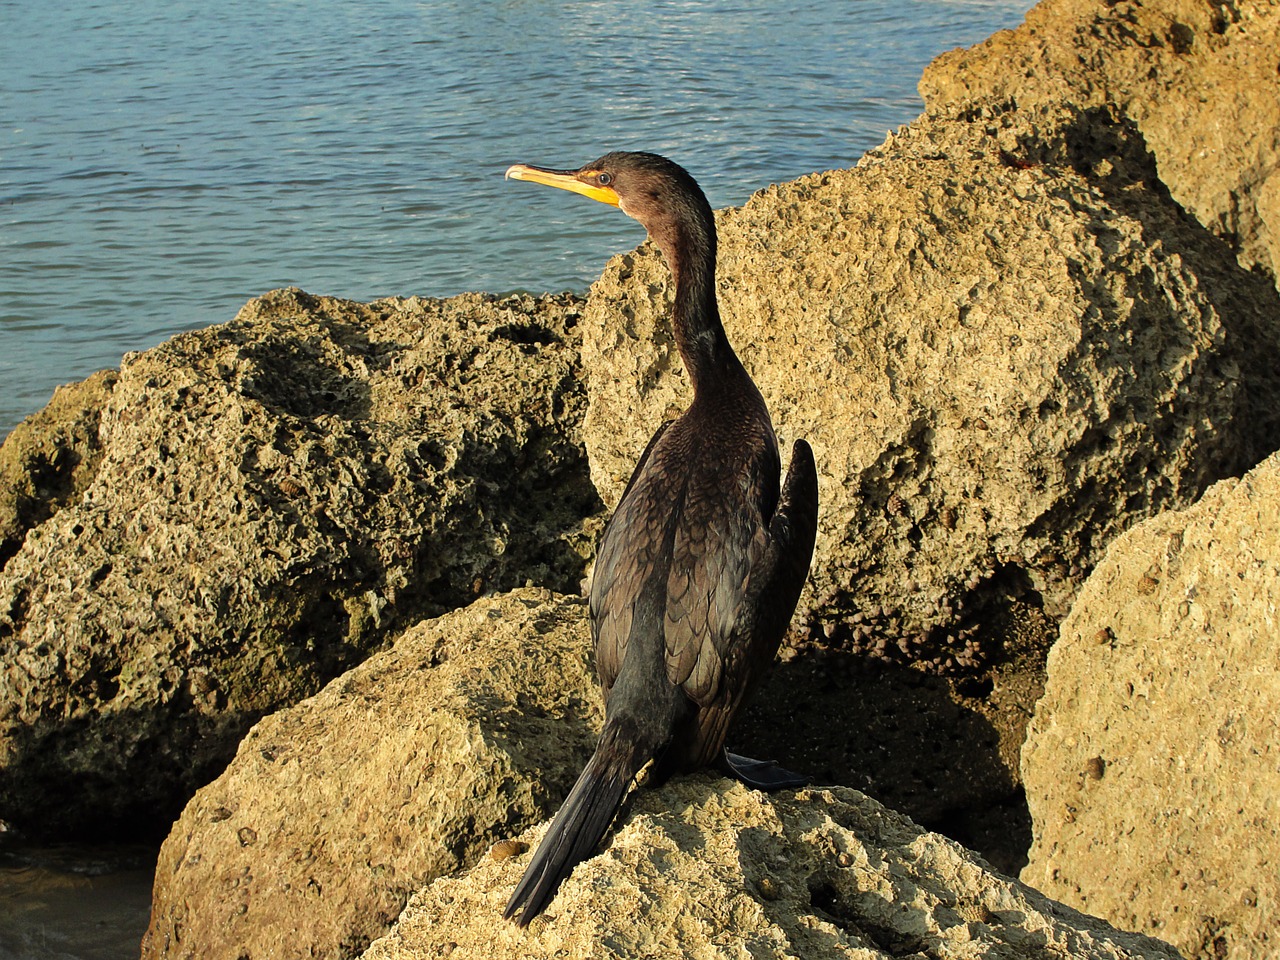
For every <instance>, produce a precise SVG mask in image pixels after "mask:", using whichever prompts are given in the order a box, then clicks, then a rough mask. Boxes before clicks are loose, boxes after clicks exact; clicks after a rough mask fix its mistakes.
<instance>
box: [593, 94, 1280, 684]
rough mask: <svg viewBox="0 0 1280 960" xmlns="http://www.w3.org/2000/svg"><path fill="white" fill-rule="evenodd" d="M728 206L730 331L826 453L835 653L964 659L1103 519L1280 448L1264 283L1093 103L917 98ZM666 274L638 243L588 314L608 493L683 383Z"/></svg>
mask: <svg viewBox="0 0 1280 960" xmlns="http://www.w3.org/2000/svg"><path fill="white" fill-rule="evenodd" d="M1013 143H1016V144H1017V150H1018V154H1017V156H1016V157H1012V156H1008V155H1003V154H1002V153H1001V147H1002V145H1004V144H1013ZM718 226H719V232H720V238H721V243H720V249H721V258H720V272H719V278H718V284H719V295H720V301H721V305H722V311H723V313H724V314H725V324H726V327H727V330H728V333H729V337H730V339H731V340H732V342H733V343H734V345H735V347H736V348H737V350H738V352H739V354H740V355H741V356H742V358H743V362H744V363H745V364H746V366H747V367H748V369H749V370H750V371H751V373H752V375H753V376H754V377H755V379H756V381H757V382H758V383H759V385H760V387H761V390H762V392H763V393H764V395H765V398H766V400H767V401H768V403H769V405H770V408H771V410H772V413H773V418H774V422H775V425H776V426H777V428H778V431H779V434H780V435H781V437H782V438H783V441H784V443H786V442H789V441H790V440H791V439H793V438H795V437H805V438H807V439H808V440H809V442H810V443H811V444H812V445H813V447H814V450H815V453H816V456H817V460H818V466H819V473H820V491H821V500H822V508H821V518H820V527H819V534H818V545H817V549H816V552H815V564H814V573H813V576H812V579H811V589H810V590H809V591H808V592H807V594H806V596H805V597H804V598H802V600H801V607H802V612H801V618H802V619H803V618H804V617H805V616H808V617H809V618H810V619H811V620H813V621H819V622H824V625H825V627H826V631H827V633H828V635H829V636H831V637H832V638H833V640H834V641H836V642H843V643H844V644H845V645H846V646H852V647H853V648H854V649H862V650H864V651H867V652H872V653H875V654H876V655H878V656H882V657H888V658H897V659H899V660H906V661H911V662H915V663H918V664H919V663H925V664H928V663H929V662H930V661H932V663H933V664H934V666H935V667H937V668H939V669H952V668H960V669H971V668H972V667H973V666H974V665H975V664H981V662H982V661H983V660H984V658H985V657H986V656H988V655H989V654H992V653H993V652H992V651H986V650H984V649H983V647H982V639H983V638H982V636H981V635H980V633H979V630H980V627H981V626H982V624H983V623H984V622H986V621H989V620H990V619H991V616H990V613H989V611H988V609H987V607H988V605H989V604H990V603H999V602H1003V601H1004V600H1005V599H1006V598H1008V597H1010V596H1014V597H1022V598H1029V599H1030V600H1031V601H1032V602H1034V603H1036V604H1042V605H1043V606H1044V608H1045V610H1046V611H1048V612H1049V613H1050V615H1051V616H1062V615H1064V614H1065V612H1066V610H1067V607H1068V605H1069V603H1070V600H1071V598H1072V597H1073V595H1074V592H1075V590H1076V589H1077V588H1078V585H1079V583H1080V580H1081V578H1082V576H1083V573H1084V571H1086V570H1087V569H1088V568H1089V567H1090V566H1091V565H1092V564H1093V563H1094V562H1096V560H1097V558H1098V557H1099V556H1100V555H1101V550H1102V548H1103V547H1104V546H1105V544H1106V543H1107V542H1108V541H1109V540H1110V539H1111V538H1112V537H1114V536H1115V535H1116V534H1118V533H1119V532H1120V531H1121V530H1123V529H1125V528H1126V527H1127V526H1128V525H1130V524H1131V523H1133V522H1135V521H1136V520H1139V519H1142V518H1144V517H1146V516H1149V515H1151V514H1153V513H1156V512H1159V511H1160V510H1162V509H1166V508H1168V507H1171V506H1178V505H1184V504H1186V503H1189V502H1191V501H1192V500H1194V499H1195V497H1197V496H1198V495H1199V494H1200V493H1201V492H1202V491H1203V490H1204V489H1205V487H1206V486H1207V485H1208V484H1209V483H1210V482H1212V481H1213V480H1215V479H1218V478H1219V477H1221V476H1223V475H1228V474H1231V473H1232V472H1240V471H1243V470H1244V469H1247V468H1248V467H1249V466H1251V465H1252V464H1253V463H1256V462H1257V460H1259V459H1260V458H1261V457H1263V456H1264V455H1266V454H1267V453H1269V452H1270V451H1271V450H1273V449H1275V448H1276V446H1280V429H1278V423H1277V410H1280V393H1278V392H1277V388H1278V386H1280V379H1278V376H1277V370H1276V367H1275V365H1274V364H1273V363H1271V362H1270V360H1269V359H1268V360H1266V361H1265V362H1264V361H1263V360H1262V357H1263V356H1267V357H1271V356H1274V355H1275V353H1276V351H1277V348H1280V329H1278V328H1277V324H1276V323H1275V317H1276V316H1277V314H1280V300H1278V298H1277V296H1276V292H1275V290H1274V289H1273V288H1272V287H1271V286H1270V284H1268V283H1267V282H1266V281H1265V280H1264V279H1263V278H1261V277H1258V276H1253V275H1250V274H1249V273H1247V272H1245V271H1243V270H1241V269H1240V267H1239V265H1238V264H1237V263H1236V262H1235V260H1234V258H1233V257H1232V256H1231V255H1230V252H1229V251H1227V250H1226V248H1225V247H1224V246H1223V245H1222V244H1221V243H1220V242H1218V241H1217V240H1216V239H1215V238H1213V237H1211V236H1209V235H1208V234H1207V233H1206V232H1205V231H1204V230H1203V229H1202V228H1201V227H1200V226H1199V225H1197V224H1196V223H1194V221H1192V220H1191V219H1190V218H1188V217H1186V215H1185V214H1184V213H1183V212H1182V211H1181V209H1179V208H1178V206H1177V205H1176V204H1174V203H1173V202H1172V201H1170V200H1169V199H1168V196H1167V194H1166V193H1165V192H1164V190H1163V188H1162V187H1161V186H1160V184H1159V182H1158V180H1157V179H1156V177H1155V171H1154V168H1153V166H1152V163H1151V159H1150V157H1149V155H1148V154H1147V153H1146V152H1145V150H1144V148H1143V146H1142V143H1141V139H1140V138H1139V137H1137V135H1136V134H1135V133H1134V131H1133V129H1132V127H1131V126H1127V125H1126V124H1124V123H1121V122H1116V121H1114V120H1112V119H1111V118H1110V117H1109V116H1108V115H1107V114H1106V113H1105V111H1090V112H1080V111H1075V110H1073V109H1071V108H1067V107H1052V108H1050V107H1043V108H1037V109H1035V110H1023V109H1016V108H1013V107H1011V106H1008V105H1006V106H1005V107H1003V108H1001V107H998V106H988V107H985V108H983V109H981V110H977V109H975V110H974V111H972V112H971V113H968V114H965V115H964V116H962V117H960V118H958V119H943V118H939V117H934V118H924V119H921V120H919V121H917V122H916V123H914V124H912V125H910V126H909V127H905V128H903V129H902V130H901V131H900V132H899V133H898V134H897V135H893V136H891V137H890V139H889V140H887V141H886V142H885V144H884V145H883V146H882V147H880V148H878V149H876V150H873V151H871V152H870V153H868V154H867V155H866V156H865V157H864V158H863V159H862V161H861V162H860V163H859V165H858V166H857V168H855V169H853V170H844V171H832V172H829V173H824V174H815V175H812V176H808V177H803V178H801V179H799V180H797V181H794V182H792V183H788V184H783V185H780V186H776V187H770V188H769V189H768V190H765V191H762V192H761V193H758V194H756V195H755V196H754V197H753V198H752V199H751V200H750V201H749V202H748V203H747V204H746V205H745V206H744V207H742V208H740V209H734V210H726V211H722V212H721V214H720V216H719V219H718ZM666 283H667V272H666V267H665V265H664V264H663V263H662V262H661V261H660V258H659V256H658V254H657V253H656V251H655V250H654V249H653V248H652V247H651V246H649V245H646V246H644V247H642V248H641V249H639V250H638V251H636V252H634V253H630V254H626V255H623V256H620V257H615V258H614V259H613V260H612V261H610V263H609V265H608V266H607V267H606V269H605V271H604V274H603V276H602V277H601V278H600V280H599V281H598V282H597V283H596V284H595V286H594V287H593V288H592V292H591V296H590V298H589V301H588V305H587V309H586V312H585V314H584V322H583V329H584V346H583V355H584V369H585V370H586V372H587V384H588V390H589V397H590V405H589V407H588V411H587V416H586V421H585V426H584V430H585V437H586V443H587V449H588V452H589V454H590V456H591V470H592V477H593V479H594V480H595V482H596V486H597V488H598V489H599V490H600V491H601V494H602V496H603V497H604V499H605V501H606V502H607V503H613V502H615V501H616V499H617V497H618V496H619V494H620V492H621V489H622V486H623V484H624V483H625V481H626V479H627V477H628V475H629V472H630V470H631V468H632V465H633V464H634V463H635V461H636V459H637V458H638V456H639V454H640V452H641V450H642V449H643V446H644V444H645V442H646V441H647V439H648V437H649V434H650V432H651V431H652V429H653V427H654V426H655V425H656V424H658V423H659V422H661V421H662V420H664V419H666V418H669V417H671V416H674V415H676V414H677V413H678V412H679V411H680V410H682V409H683V407H684V406H685V405H686V404H687V402H688V397H689V394H688V390H687V387H686V382H685V378H684V373H683V370H682V369H681V366H680V361H679V358H678V355H677V354H676V352H675V350H674V347H673V344H672V341H671V337H670V334H669V328H668V321H667V305H666V297H667V292H666Z"/></svg>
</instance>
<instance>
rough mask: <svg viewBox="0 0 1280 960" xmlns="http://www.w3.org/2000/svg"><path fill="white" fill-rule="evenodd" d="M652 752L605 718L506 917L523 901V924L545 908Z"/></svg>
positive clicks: (587, 851) (601, 832)
mask: <svg viewBox="0 0 1280 960" xmlns="http://www.w3.org/2000/svg"><path fill="white" fill-rule="evenodd" d="M651 756H652V751H651V750H647V749H645V748H644V747H642V746H640V745H639V744H638V743H637V738H636V737H634V736H628V735H626V734H625V733H623V732H622V731H621V730H620V729H619V727H618V725H616V724H609V723H606V725H605V729H604V731H603V732H602V733H601V735H600V742H599V744H598V745H597V746H596V752H595V753H594V754H592V755H591V759H590V760H588V761H587V765H586V767H585V768H584V769H583V771H582V773H581V774H579V776H578V781H577V783H575V784H574V785H573V789H572V790H570V791H569V796H568V797H566V798H565V801H564V805H563V806H561V808H560V812H559V813H557V814H556V817H555V819H554V820H553V821H552V822H551V826H550V827H549V828H548V829H547V833H546V836H544V837H543V838H542V843H540V844H539V845H538V849H537V852H536V853H534V855H533V859H532V860H530V861H529V866H528V867H527V868H526V869H525V871H524V876H523V877H521V878H520V883H519V884H518V885H517V886H516V889H515V892H514V893H513V894H511V899H510V900H509V901H508V902H507V909H506V910H505V911H504V912H503V914H502V915H503V917H505V918H507V919H510V918H511V917H513V916H514V915H515V914H516V912H517V911H519V910H520V907H521V905H523V906H524V911H523V912H522V913H521V914H520V917H519V919H518V920H517V921H516V923H518V924H519V925H520V926H522V927H523V926H527V925H528V923H529V921H530V920H532V919H533V918H534V917H536V916H537V915H538V914H540V913H541V912H542V911H543V910H544V909H545V908H546V906H547V904H548V903H550V902H551V898H552V897H554V896H555V894H556V890H557V889H558V888H559V886H560V882H561V881H562V880H564V878H565V877H567V876H568V875H569V873H570V871H572V870H573V868H574V867H575V866H576V865H577V864H578V863H580V862H581V861H583V860H585V859H586V858H587V857H588V856H590V855H591V853H592V851H594V850H595V848H596V845H597V844H598V843H599V842H600V839H601V838H602V837H603V836H604V835H605V831H607V830H608V829H609V824H610V823H611V822H612V821H613V815H614V814H615V813H617V811H618V807H620V806H622V800H623V798H624V797H625V796H626V794H627V788H628V787H630V786H631V781H632V780H634V779H635V776H636V774H637V773H639V772H640V768H641V767H643V766H644V765H645V763H646V762H647V761H648V760H649V758H650V757H651Z"/></svg>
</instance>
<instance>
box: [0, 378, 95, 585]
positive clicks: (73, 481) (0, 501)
mask: <svg viewBox="0 0 1280 960" xmlns="http://www.w3.org/2000/svg"><path fill="white" fill-rule="evenodd" d="M115 381H116V374H115V371H114V370H103V371H101V372H99V373H95V374H94V375H93V376H91V377H89V378H87V379H85V380H82V381H80V382H79V383H71V384H67V385H65V386H61V387H58V389H57V390H55V391H54V394H53V399H51V400H50V401H49V403H48V405H47V406H45V408H44V409H43V410H40V411H39V412H38V413H35V414H33V415H32V416H30V417H27V419H25V420H23V421H22V422H21V423H20V424H18V425H17V426H16V427H14V428H13V431H12V432H11V433H10V434H9V435H8V436H7V437H5V438H4V443H3V444H0V569H3V567H4V564H5V563H6V561H8V559H9V558H10V557H12V556H13V555H14V554H15V553H17V552H18V548H19V547H21V546H22V540H23V538H24V537H25V536H26V535H27V531H28V530H30V529H31V528H32V527H34V526H38V525H39V524H41V523H43V522H44V521H45V520H47V519H48V518H49V517H51V516H52V515H53V514H55V513H56V512H57V511H58V510H60V509H62V508H63V507H64V506H66V505H67V504H68V503H74V502H75V501H76V500H77V499H79V497H80V494H81V493H83V492H84V488H85V487H86V486H88V484H89V481H90V480H92V479H93V476H94V474H95V473H96V472H97V469H98V461H99V459H100V458H101V456H102V447H101V445H100V444H99V443H98V414H99V411H100V410H101V408H102V406H103V405H104V404H105V402H106V398H107V396H108V395H109V394H110V393H111V388H112V387H114V386H115Z"/></svg>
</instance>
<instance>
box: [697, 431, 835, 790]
mask: <svg viewBox="0 0 1280 960" xmlns="http://www.w3.org/2000/svg"><path fill="white" fill-rule="evenodd" d="M817 528H818V476H817V469H816V468H815V466H814V462H813V451H812V450H811V449H810V448H809V445H808V444H807V443H805V442H804V441H803V440H799V441H797V442H796V443H795V445H794V446H793V447H792V451H791V465H790V466H789V467H788V469H787V478H786V481H785V483H784V484H783V487H782V491H781V496H780V497H779V499H778V506H777V509H776V510H775V511H774V513H773V516H772V517H771V518H770V520H769V533H768V537H767V545H766V547H765V549H763V550H762V551H760V553H759V554H758V555H757V557H756V561H755V562H754V563H753V564H752V566H751V569H750V570H749V571H748V573H747V579H746V582H745V583H744V585H743V588H742V594H741V601H740V603H739V604H738V606H737V611H736V612H737V619H736V621H735V623H734V624H733V627H732V631H731V633H730V636H729V637H728V643H727V646H726V647H725V648H723V652H722V655H721V662H722V663H723V671H724V675H725V676H727V677H730V678H731V679H730V680H729V682H728V683H727V685H726V687H725V691H726V693H728V694H730V695H729V696H721V697H718V698H715V699H713V700H712V701H710V702H702V703H701V704H700V705H701V706H702V708H703V709H702V710H701V711H699V713H698V717H697V720H696V723H697V730H696V735H693V736H690V737H689V738H688V741H687V742H686V743H683V744H682V745H681V749H682V751H683V758H684V759H683V763H684V766H685V768H688V767H699V766H703V765H705V764H708V763H712V762H714V761H715V759H716V757H717V756H718V755H719V754H720V751H721V749H722V748H723V745H724V741H725V736H726V735H727V733H728V730H729V724H730V723H731V722H732V720H733V717H734V715H735V714H736V713H737V710H738V707H739V706H740V705H741V704H742V702H743V701H744V700H745V699H746V698H747V697H748V696H749V695H750V693H751V689H752V688H753V687H754V686H755V684H756V682H757V681H758V680H759V679H760V677H761V676H762V675H763V673H764V671H765V668H766V667H767V666H768V665H769V662H770V661H771V660H772V659H773V656H774V654H775V653H777V650H778V645H779V644H780V643H781V642H782V638H783V636H784V635H785V634H786V631H787V625H788V624H789V623H790V622H791V615H792V614H793V613H794V612H795V608H796V601H797V600H798V599H799V598H800V591H801V589H803V587H804V581H805V578H806V577H807V576H808V574H809V563H810V561H811V560H812V558H813V543H814V539H815V537H816V534H817Z"/></svg>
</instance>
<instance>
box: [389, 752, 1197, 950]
mask: <svg viewBox="0 0 1280 960" xmlns="http://www.w3.org/2000/svg"><path fill="white" fill-rule="evenodd" d="M544 829H545V828H544V827H539V828H536V829H534V830H531V831H529V832H528V833H526V834H525V836H524V837H523V838H522V839H523V840H524V841H525V842H527V843H528V844H529V845H530V846H532V845H533V844H534V843H536V841H537V840H538V839H539V837H540V836H541V834H542V831H543V830H544ZM527 860H528V858H527V856H521V857H517V858H511V859H495V858H492V857H490V858H486V859H484V860H482V861H481V862H480V863H479V864H478V865H477V866H476V867H475V868H473V869H472V870H471V871H469V872H468V873H467V874H465V875H463V876H461V877H451V878H446V879H441V880H437V881H436V882H435V883H433V884H432V885H431V886H429V887H427V888H426V889H425V890H423V891H421V892H420V893H419V894H417V895H416V896H415V897H414V898H413V899H412V900H411V901H410V903H409V906H408V907H407V908H406V909H405V911H404V913H403V914H402V915H401V917H400V920H399V922H398V923H397V924H396V926H395V929H394V930H393V931H392V932H391V933H390V934H388V935H387V936H386V937H385V938H383V939H381V940H378V941H376V942H375V943H374V944H373V945H372V946H371V947H370V948H369V950H368V951H367V952H366V953H365V954H364V956H365V958H366V960H421V958H427V957H444V956H449V957H454V958H458V957H485V958H492V960H500V958H504V957H511V958H516V957H519V958H538V957H547V958H550V957H556V958H565V960H588V958H598V957H740V958H742V960H747V958H754V960H760V958H763V957H779V958H782V957H805V958H806V960H823V958H835V957H850V958H862V960H872V958H877V960H880V958H885V960H887V958H896V957H908V956H910V957H925V956H928V957H965V958H980V957H992V958H995V957H1019V958H1024V960H1038V958H1044V960H1049V958H1054V960H1059V958H1064V957H1072V958H1086V957H1089V958H1094V957H1096V958H1103V957H1106V958H1120V957H1134V958H1136V957H1150V958H1167V960H1173V958H1175V957H1176V956H1177V954H1176V953H1175V952H1174V951H1173V950H1172V949H1171V948H1170V947H1168V946H1167V945H1166V944H1163V943H1160V942H1159V941H1156V940H1151V939H1148V938H1146V937H1143V936H1139V935H1135V934H1125V933H1121V932H1119V931H1117V930H1114V929H1111V928H1110V927H1108V926H1107V925H1106V924H1104V923H1102V922H1100V921H1098V920H1095V919H1093V918H1090V917H1085V916H1082V915H1080V914H1077V913H1076V912H1075V911H1073V910H1070V909H1067V908H1065V907H1063V906H1062V905H1060V904H1056V903H1054V902H1053V901H1051V900H1049V899H1047V898H1046V897H1043V896H1041V895H1040V894H1038V893H1036V892H1035V891H1033V890H1030V889H1028V888H1027V887H1024V886H1023V885H1022V884H1020V883H1018V882H1017V881H1014V880H1009V879H1006V878H1004V877H1002V876H999V875H998V874H995V873H992V872H991V871H990V869H989V868H988V867H987V866H986V864H985V863H983V861H982V860H980V859H979V858H977V857H976V856H974V855H973V854H971V853H969V852H968V851H966V850H964V849H963V848H962V847H960V846H958V845H956V844H954V843H952V842H951V841H949V840H946V839H944V838H943V837H940V836H938V835H937V834H927V833H923V832H922V831H921V830H920V828H919V827H917V826H916V825H915V824H913V823H912V822H911V821H910V820H907V819H906V818H905V817H902V816H900V815H898V814H895V813H893V812H892V811H890V810H888V809H886V808H885V807H882V806H881V805H880V804H878V803H876V802H875V801H874V800H871V799H869V798H867V797H866V796H864V795H863V794H860V793H858V792H857V791H855V790H849V789H842V788H835V789H830V790H815V789H807V790H802V791H798V792H794V793H793V792H783V793H780V794H776V795H773V796H769V795H766V794H763V793H760V792H758V791H752V790H748V789H747V788H745V787H743V786H742V785H741V784H738V783H734V782H731V781H728V780H723V779H718V780H712V779H710V778H708V777H705V776H698V777H691V778H685V779H679V780H675V781H672V782H671V783H669V784H667V785H666V786H664V787H663V788H661V789H660V790H657V791H647V790H646V791H641V792H640V793H639V795H638V796H637V798H636V799H635V801H634V804H633V808H632V810H631V812H630V813H629V814H628V815H627V816H626V817H625V819H624V820H623V822H622V824H621V826H619V827H618V829H617V831H616V833H615V834H614V836H613V839H612V842H611V843H610V845H609V847H608V849H606V850H605V851H604V852H603V853H601V854H600V855H598V856H596V857H594V858H592V859H590V860H587V861H585V862H584V863H582V864H580V865H579V866H578V867H577V869H575V870H574V872H573V873H572V874H571V875H570V877H569V878H568V879H567V880H566V881H565V883H564V884H563V886H562V887H561V888H560V892H559V894H558V895H557V897H556V899H555V900H554V901H553V902H552V904H551V906H550V907H549V908H548V910H547V912H546V913H545V914H544V915H543V917H542V918H541V919H538V920H535V921H534V922H533V924H532V925H531V926H530V927H529V928H527V929H526V930H521V929H519V928H517V927H516V926H515V925H514V924H511V923H505V922H503V921H502V920H501V919H500V916H501V912H502V908H503V906H504V905H505V903H506V898H507V897H508V896H509V895H510V892H511V889H512V887H513V886H514V884H515V883H516V881H517V880H518V879H519V876H520V873H521V871H522V870H523V868H524V866H525V864H526V863H527Z"/></svg>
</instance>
